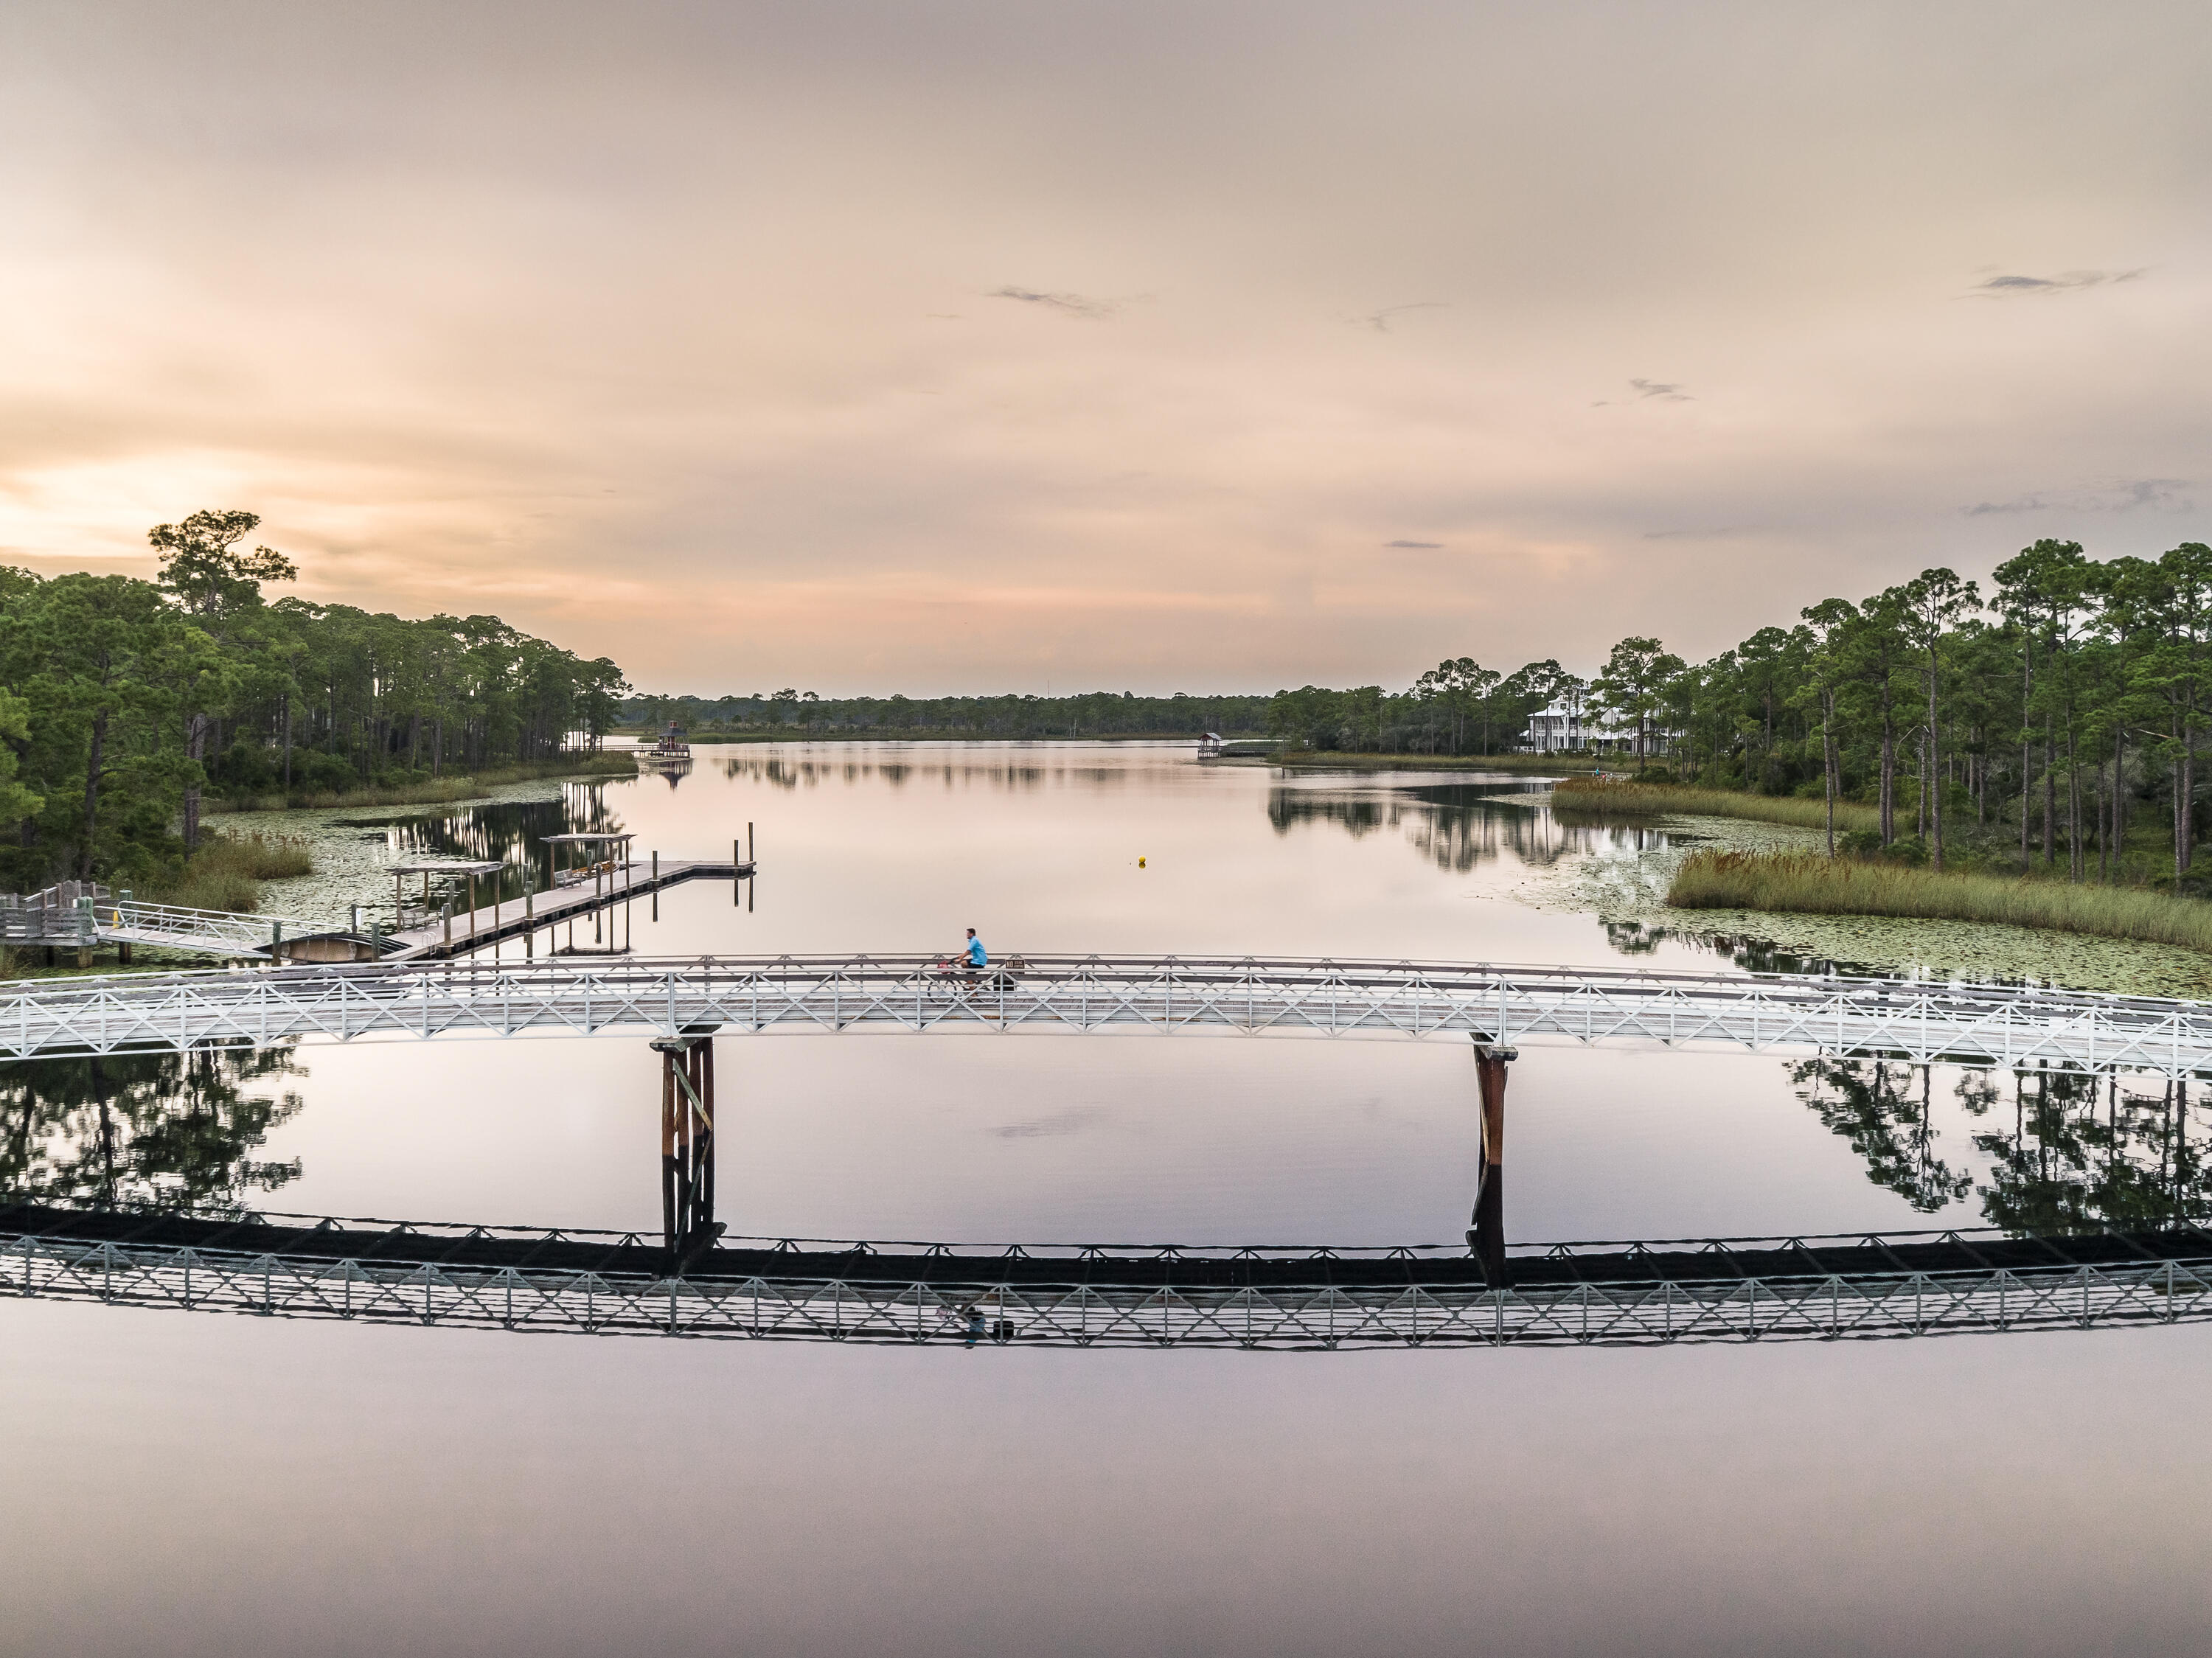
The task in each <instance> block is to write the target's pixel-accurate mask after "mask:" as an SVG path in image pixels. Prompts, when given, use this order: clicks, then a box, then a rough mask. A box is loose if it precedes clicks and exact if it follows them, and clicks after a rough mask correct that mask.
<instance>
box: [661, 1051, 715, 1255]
mask: <svg viewBox="0 0 2212 1658" xmlns="http://www.w3.org/2000/svg"><path fill="white" fill-rule="evenodd" d="M653 1050H654V1051H655V1052H656V1053H658V1054H659V1055H660V1224H661V1235H662V1238H663V1241H664V1242H665V1243H666V1245H667V1248H668V1260H669V1266H668V1270H669V1272H671V1275H674V1276H677V1277H681V1276H682V1275H683V1272H684V1268H685V1266H688V1265H690V1261H691V1260H692V1258H693V1257H694V1256H696V1254H699V1253H700V1252H701V1251H702V1250H704V1249H708V1248H712V1247H713V1245H714V1240H715V1239H716V1238H717V1237H719V1236H720V1235H721V1231H722V1229H721V1228H720V1226H718V1225H716V1224H715V1223H714V1037H713V1036H711V1035H697V1034H693V1033H691V1032H688V1031H687V1032H686V1033H685V1034H683V1035H675V1036H656V1037H655V1038H653Z"/></svg>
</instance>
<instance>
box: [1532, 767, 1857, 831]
mask: <svg viewBox="0 0 2212 1658" xmlns="http://www.w3.org/2000/svg"><path fill="white" fill-rule="evenodd" d="M1552 810H1553V811H1556V812H1558V813H1559V814H1560V815H1561V816H1563V817H1581V816H1588V817H1660V816H1662V815H1663V814H1668V813H1674V814H1679V815H1684V816H1689V817H1743V818H1749V819H1752V820H1754V821H1756V822H1759V823H1787V824H1790V826H1791V827H1793V828H1796V829H1825V828H1826V826H1827V822H1828V807H1827V803H1826V801H1822V800H1801V799H1798V798H1797V797H1796V796H1795V795H1790V794H1745V793H1741V792H1739V791H1737V790H1735V789H1699V788H1690V787H1686V786H1683V785H1680V784H1676V783H1621V782H1615V781H1613V780H1612V779H1611V778H1596V777H1570V778H1566V779H1565V780H1562V781H1561V782H1560V784H1559V786H1558V787H1557V788H1555V789H1554V790H1553V791H1552ZM1880 824H1881V813H1880V812H1878V811H1875V808H1873V807H1872V806H1869V805H1861V804H1859V803H1858V802H1857V801H1856V800H1838V801H1837V802H1836V828H1837V829H1838V832H1840V831H1842V830H1845V829H1875V828H1877V827H1879V826H1880Z"/></svg>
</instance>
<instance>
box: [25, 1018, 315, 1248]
mask: <svg viewBox="0 0 2212 1658" xmlns="http://www.w3.org/2000/svg"><path fill="white" fill-rule="evenodd" d="M304 1074H305V1072H304V1070H303V1069H302V1067H301V1066H300V1065H299V1064H298V1063H297V1062H296V1060H295V1059H294V1057H293V1050H292V1048H291V1046H290V1045H289V1044H288V1045H285V1046H282V1047H275V1048H260V1049H257V1050H246V1051H237V1050H228V1049H225V1050H215V1049H207V1048H203V1049H199V1050H197V1051H195V1052H193V1053H191V1054H111V1055H109V1056H108V1057H106V1058H105V1059H94V1060H24V1061H21V1062H18V1063H16V1064H14V1065H10V1066H6V1067H4V1068H0V1193H4V1194H5V1195H6V1196H8V1197H10V1198H14V1199H20V1200H27V1201H31V1202H38V1203H65V1204H72V1205H81V1206H87V1207H96V1208H114V1209H160V1210H163V1211H167V1212H174V1213H179V1214H197V1215H229V1214H236V1213H239V1212H241V1211H242V1210H243V1209H244V1208H245V1206H246V1201H245V1200H246V1196H247V1194H248V1193H259V1192H274V1191H276V1190H278V1189H280V1188H281V1187H284V1186H287V1185H289V1183H290V1182H291V1181H295V1180H296V1179H298V1178H299V1175H300V1172H301V1169H300V1161H299V1159H298V1158H296V1157H295V1158H292V1159H290V1160H289V1161H286V1162H281V1163H277V1162H269V1161H265V1160H263V1159H260V1158H257V1157H254V1156H253V1155H252V1154H253V1152H254V1151H257V1150H258V1148H259V1147H260V1146H261V1145H263V1143H264V1141H266V1140H267V1139H268V1137H269V1135H270V1132H271V1131H272V1130H274V1129H276V1127H278V1126H279V1125H281V1124H283V1123H284V1122H286V1121H289V1120H290V1119H291V1118H292V1117H293V1116H294V1115H295V1114H297V1113H298V1112H299V1110H300V1108H301V1099H300V1096H299V1095H298V1094H297V1093H296V1092H295V1091H293V1090H290V1089H289V1088H286V1089H283V1090H282V1091H281V1092H280V1091H276V1090H275V1089H273V1088H271V1087H270V1086H267V1085H266V1084H271V1083H273V1082H274V1081H276V1079H278V1078H292V1077H298V1076H302V1075H304Z"/></svg>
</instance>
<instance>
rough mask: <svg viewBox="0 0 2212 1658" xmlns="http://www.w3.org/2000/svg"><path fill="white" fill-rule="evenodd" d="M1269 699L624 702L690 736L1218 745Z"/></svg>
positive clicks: (1258, 714)
mask: <svg viewBox="0 0 2212 1658" xmlns="http://www.w3.org/2000/svg"><path fill="white" fill-rule="evenodd" d="M1269 701H1270V699H1269V698H1268V697H1267V695H1264V694H1262V695H1254V696H1193V695H1188V694H1187V693H1184V692H1182V691H1178V692H1176V694H1175V695H1171V696H1139V695H1134V694H1133V693H1132V692H1128V691H1087V692H1085V693H1083V694H1081V695H1075V696H1012V695H1009V696H923V697H909V696H850V697H823V696H817V695H816V694H815V693H814V692H812V691H800V690H795V689H790V688H788V687H787V688H786V689H782V690H780V691H773V692H766V693H763V692H760V691H756V692H754V693H753V694H752V695H750V696H722V697H703V696H634V697H630V698H629V699H627V700H626V701H623V704H622V708H621V715H620V718H621V720H622V723H623V724H624V725H626V726H646V727H648V728H658V727H665V726H668V725H671V724H674V725H676V726H679V727H680V728H682V729H683V730H684V731H685V732H689V733H690V734H691V735H693V736H708V735H712V734H713V733H714V732H718V731H719V732H730V733H732V734H741V733H744V732H779V731H795V732H801V733H805V734H809V735H823V736H834V735H859V734H862V733H866V734H871V735H875V736H880V737H958V738H1054V737H1061V738H1070V737H1090V738H1097V737H1197V736H1200V735H1201V734H1202V733H1204V732H1218V733H1219V734H1220V735H1222V736H1224V737H1235V736H1240V735H1257V734H1259V733H1260V732H1264V731H1266V730H1267V710H1268V707H1269Z"/></svg>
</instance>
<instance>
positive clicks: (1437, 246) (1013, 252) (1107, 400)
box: [0, 0, 2212, 695]
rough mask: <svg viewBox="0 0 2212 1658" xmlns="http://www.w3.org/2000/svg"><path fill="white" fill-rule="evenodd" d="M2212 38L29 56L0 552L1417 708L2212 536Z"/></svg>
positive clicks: (601, 633) (368, 18)
mask: <svg viewBox="0 0 2212 1658" xmlns="http://www.w3.org/2000/svg"><path fill="white" fill-rule="evenodd" d="M2208 82H2212V15H2208V14H2206V13H2205V12H2204V10H2203V9H2202V7H2201V6H2199V5H2193V4H2188V3H2172V4H2130V3H2124V0H2123V3H2116V4H2114V3H2107V4H2103V5H2099V6H2095V7H2088V6H2082V5H2080V4H2078V3H2075V4H2047V3H2033V0H2030V3H2017V4H2008V5H2004V6H1996V5H1989V4H1982V5H1954V4H1942V3H1935V4H1930V3H1926V0H1917V3H1911V4H1899V5H1889V6H1884V5H1877V4H1868V5H1857V6H1849V7H1834V6H1820V7H1815V6H1810V5H1793V4H1776V3H1772V0H1763V3H1747V4H1733V3H1717V4H1716V3H1696V0H1680V3H1670V4H1668V5H1663V6H1662V5H1652V4H1632V3H1571V0H1566V3H1550V4H1536V3H1506V4H1499V3H1470V0H1453V3H1444V4H1425V3H1394V0H1372V3H1361V4H1358V5H1350V4H1344V3H1336V4H1328V5H1321V4H1309V3H1299V0H1267V3H1253V4H1241V3H1220V4H1205V3H1198V4H1193V3H1188V0H1185V3H1177V4H1173V5H1168V4H1154V3H1146V0H1115V3H1111V4H1084V3H1049V4H1040V3H1036V0H1025V3H1020V4H1013V3H1006V4H973V3H960V0H940V3H932V4H928V5H921V4H914V3H903V4H891V3H874V0H851V3H825V4H819V5H812V6H798V5H790V4H782V5H764V4H748V3H738V0H719V3H702V4H696V5H682V4H665V3H625V4H623V5H622V6H619V7H617V6H612V5H604V4H601V5H568V4H562V3H556V0H532V3H529V4H502V3H496V0H483V3H472V4H470V5H467V6H463V7H455V6H452V5H450V4H437V5H418V4H412V3H405V0H388V3H380V4H379V5H376V6H373V7H351V8H345V9H339V8H334V7H319V6H300V5H297V4H282V5H280V4H255V3H223V0H204V3H200V4H197V5H194V6H191V7H179V6H176V5H174V4H173V3H167V0H161V3H147V4H126V3H101V0H67V3H54V0H11V3H10V4H9V6H7V7H6V8H5V9H4V12H0V227H4V228H0V367H4V372H0V562H9V563H14V564H19V565H22V566H25V567H27V568H32V569H34V570H38V571H40V572H43V573H53V572H58V571H61V570H66V569H76V568H94V569H101V570H122V571H131V572H137V573H150V572H151V570H152V568H153V567H152V562H151V553H150V550H149V549H148V548H147V546H146V545H145V531H146V530H147V528H148V527H149V526H150V525H154V524H155V523H159V522H166V521H172V520H174V519H180V518H182V517H183V516H185V514H186V513H191V511H193V510H194V509H196V508H199V507H241V508H245V509H247V510H250V511H252V512H255V513H259V514H261V516H262V518H263V520H264V523H263V527H262V530H261V531H260V538H261V539H263V540H264V541H266V542H267V543H268V544H270V545H273V546H276V547H277V548H279V549H280V550H283V551H284V552H286V553H288V554H289V555H291V556H293V557H294V558H295V559H296V561H297V562H298V563H299V564H300V566H301V579H300V581H299V583H298V586H297V591H298V592H299V593H300V594H301V596H302V597H305V598H312V599H315V600H318V601H324V602H336V603H345V604H359V605H362V606H366V607H368V608H371V609H377V610H394V611H397V612H398V613H401V614H409V615H420V614H428V613H432V612H435V611H441V610H442V611H451V612H453V613H457V614H467V613H479V612H490V613H493V614H496V615H499V616H502V617H504V618H506V619H507V620H508V621H509V622H511V623H514V624H515V625H516V626H518V627H521V628H524V629H528V630H530V631H532V632H534V633H538V634H540V635H544V636H546V637H548V638H550V639H553V640H555V641H557V642H558V643H560V644H562V646H564V647H568V648H569V649H571V650H574V651H576V652H579V653H581V654H584V655H586V656H597V655H609V656H612V657H613V658H614V659H616V660H617V662H619V663H621V664H622V665H623V667H624V668H625V669H626V670H627V671H628V673H629V677H630V678H631V679H632V681H633V682H635V683H636V684H637V685H639V686H640V687H641V689H649V690H654V691H668V692H684V691H689V692H696V693H700V694H704V695H719V694H722V693H726V692H737V693H744V692H747V691H752V690H758V689H775V688H776V687H779V686H781V685H786V684H793V685H797V686H799V687H801V688H805V689H816V690H818V691H820V692H822V693H823V695H836V694H857V693H865V692H875V693H887V692H890V691H893V690H900V691H905V692H907V693H908V694H927V693H945V692H963V691H964V692H977V693H997V692H1004V691H1009V690H1015V691H1038V692H1043V691H1046V690H1048V689H1052V690H1056V691H1060V692H1066V691H1069V690H1074V689H1092V688H1097V687H1108V688H1112V689H1136V690H1154V691H1159V690H1173V689H1188V690H1194V691H1206V690H1271V689H1275V688H1277V687H1278V686H1282V685H1297V684H1301V683H1308V682H1315V683H1324V684H1328V683H1382V684H1384V685H1389V686H1403V685H1404V684H1406V683H1409V682H1410V681H1411V680H1412V679H1413V677H1414V676H1415V675H1417V674H1418V673H1419V671H1421V670H1422V669H1424V668H1425V667H1427V666H1430V665H1433V664H1434V663H1436V662H1437V660H1439V659H1443V658H1445V657H1457V656H1462V655H1472V656H1474V657H1476V658H1477V659H1480V660H1481V661H1483V662H1485V663H1486V664H1488V665H1493V666H1499V667H1504V668H1510V667H1512V666H1515V665H1518V664H1519V663H1521V662H1522V661H1525V660H1528V659H1537V658H1544V657H1555V658H1558V659H1560V660H1561V661H1563V662H1564V663H1565V664H1566V665H1568V666H1570V667H1578V668H1581V669H1583V670H1584V671H1588V669H1589V668H1590V667H1591V666H1593V665H1595V664H1596V663H1597V662H1599V661H1601V659H1602V658H1603V656H1604V653H1605V652H1606V650H1607V648H1608V647H1610V645H1611V644H1612V643H1613V641H1615V640H1617V639H1619V638H1620V637H1622V636H1624V635H1630V634H1649V635H1656V636H1658V637H1660V638H1662V640H1663V641H1665V642H1666V643H1667V644H1668V647H1670V648H1672V649H1674V650H1676V651H1679V652H1681V653H1684V654H1685V655H1687V656H1691V657H1692V658H1696V657H1702V656H1706V655H1710V654H1711V653H1715V652H1717V651H1719V650H1723V649H1725V648H1727V647H1729V645H1731V644H1733V643H1734V642H1735V641H1737V640H1739V639H1741V638H1742V637H1743V636H1745V635H1747V634H1749V633H1750V632H1752V631H1753V630H1754V629H1757V628H1759V627H1761V626H1763V625H1766V624H1768V623H1783V624H1787V623H1790V622H1792V621H1794V620H1795V619H1796V613H1797V611H1798V610H1800V609H1801V608H1802V606H1804V605H1806V604H1811V603H1813V602H1814V601H1816V600H1818V599H1820V598H1825V597H1828V596H1830V595H1832V594H1841V595H1843V596H1845V597H1852V598H1857V597H1863V596H1864V595H1866V594H1868V593H1870V592H1875V591H1877V590H1879V589H1880V588H1881V587H1882V586H1887V585H1889V584H1891V583H1893V582H1895V581H1898V580H1903V579H1905V578H1907V577H1909V576H1911V575H1912V574H1915V573H1917V571H1919V570H1920V569H1922V568H1926V567H1928V566H1930V565H1936V564H1946V565H1949V566H1951V567H1953V568H1956V569H1958V570H1959V571H1960V573H1961V574H1966V575H1970V576H1974V577H1978V578H1986V576H1987V574H1988V573H1989V571H1990V569H1991V568H1993V567H1994V566H1995V565H1996V563H1998V562H2001V561H2002V559H2004V558H2005V557H2007V556H2009V555H2010V554H2011V553H2013V552H2015V551H2016V550H2018V549H2019V548H2020V547H2021V546H2023V545H2025V544H2027V543H2028V542H2030V541H2033V540H2034V539H2036V538H2038V537H2046V536H2055V537H2066V538H2072V539H2078V540H2080V541H2081V542H2082V543H2083V544H2084V545H2085V546H2087V549H2088V550H2089V551H2090V552H2091V553H2092V554H2093V556H2100V557H2109V556H2116V555H2119V554H2123V553H2129V554H2154V553H2156V552H2158V551H2160V550H2163V549H2165V548H2167V547H2171V546H2172V545H2174V544H2177V543H2179V542H2182V541H2185V540H2192V539H2207V540H2212V513H2208V511H2207V510H2206V503H2208V502H2212V480H2208V479H2206V478H2205V477H2204V476H2203V475H2204V473H2205V472H2206V471H2208V470H2212V429H2208V428H2212V327H2208V323H2212V100H2207V99H2206V98H2205V96H2204V95H2203V88H2204V86H2205V85H2206V84H2207V83H2208Z"/></svg>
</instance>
